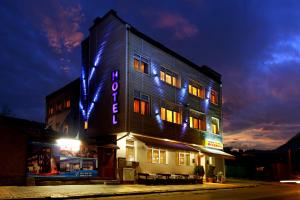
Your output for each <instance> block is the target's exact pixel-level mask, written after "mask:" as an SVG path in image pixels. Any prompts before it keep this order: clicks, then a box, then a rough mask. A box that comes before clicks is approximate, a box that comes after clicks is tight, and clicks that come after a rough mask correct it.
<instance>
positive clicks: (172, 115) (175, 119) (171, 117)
mask: <svg viewBox="0 0 300 200" xmlns="http://www.w3.org/2000/svg"><path fill="white" fill-rule="evenodd" d="M160 117H161V119H162V120H165V121H168V122H172V123H175V124H181V112H176V111H172V110H169V109H166V108H163V107H161V108H160Z"/></svg>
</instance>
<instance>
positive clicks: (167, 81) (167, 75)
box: [166, 74, 172, 85]
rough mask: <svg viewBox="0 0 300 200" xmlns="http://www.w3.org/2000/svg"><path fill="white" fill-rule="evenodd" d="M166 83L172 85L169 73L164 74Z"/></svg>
mask: <svg viewBox="0 0 300 200" xmlns="http://www.w3.org/2000/svg"><path fill="white" fill-rule="evenodd" d="M166 83H168V84H170V85H172V77H171V75H169V74H166Z"/></svg>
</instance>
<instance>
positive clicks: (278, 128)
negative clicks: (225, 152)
mask: <svg viewBox="0 0 300 200" xmlns="http://www.w3.org/2000/svg"><path fill="white" fill-rule="evenodd" d="M298 130H300V124H272V123H270V124H259V125H257V126H256V127H250V128H246V129H243V130H240V131H236V132H225V133H224V144H225V146H232V147H235V148H240V149H275V148H277V147H279V146H280V145H282V144H284V143H285V142H287V141H288V140H289V139H290V138H291V137H292V136H293V135H295V134H296V133H297V131H298Z"/></svg>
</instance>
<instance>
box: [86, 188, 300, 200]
mask: <svg viewBox="0 0 300 200" xmlns="http://www.w3.org/2000/svg"><path fill="white" fill-rule="evenodd" d="M91 199H99V200H101V199H108V200H130V199H132V200H150V199H155V200H177V199H179V200H196V199H199V200H235V199H238V200H239V199H241V200H250V199H251V200H271V199H272V200H300V185H296V184H268V185H259V186H257V187H252V188H240V189H222V190H211V191H207V190H206V191H194V192H173V193H162V194H148V195H130V196H115V197H100V198H89V199H88V200H91Z"/></svg>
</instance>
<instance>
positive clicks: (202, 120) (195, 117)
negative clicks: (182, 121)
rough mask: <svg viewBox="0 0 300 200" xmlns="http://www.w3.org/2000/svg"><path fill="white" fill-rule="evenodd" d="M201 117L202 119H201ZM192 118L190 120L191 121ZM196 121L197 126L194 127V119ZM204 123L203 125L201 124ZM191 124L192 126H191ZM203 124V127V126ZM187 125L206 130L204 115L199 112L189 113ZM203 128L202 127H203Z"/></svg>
mask: <svg viewBox="0 0 300 200" xmlns="http://www.w3.org/2000/svg"><path fill="white" fill-rule="evenodd" d="M201 118H202V119H201ZM191 120H192V121H191ZM195 120H196V121H197V123H198V128H195V126H194V121H195ZM202 122H203V123H204V125H203V124H202ZM191 125H192V126H191ZM203 126H204V127H203ZM189 127H190V128H192V129H195V130H198V131H203V132H205V131H207V122H206V115H205V114H203V113H199V114H190V116H189ZM203 128H204V129H203Z"/></svg>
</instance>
